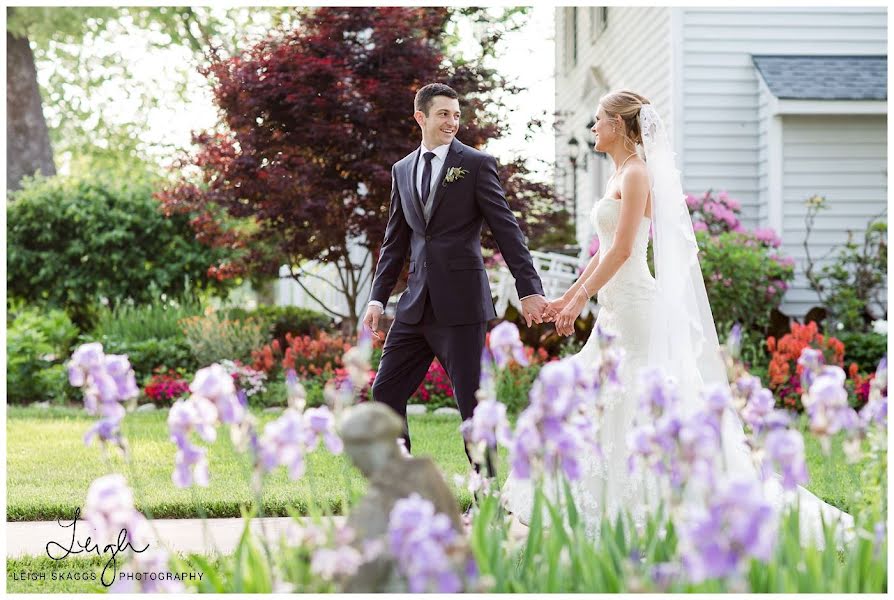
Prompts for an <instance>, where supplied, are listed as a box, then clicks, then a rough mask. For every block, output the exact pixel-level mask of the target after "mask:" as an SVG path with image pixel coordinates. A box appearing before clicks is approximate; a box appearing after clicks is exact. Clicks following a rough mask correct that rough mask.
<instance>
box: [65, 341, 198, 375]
mask: <svg viewBox="0 0 894 600" xmlns="http://www.w3.org/2000/svg"><path fill="white" fill-rule="evenodd" d="M82 341H85V342H87V341H90V342H99V343H101V344H102V349H103V352H105V353H106V354H126V355H127V358H128V359H129V360H130V365H131V366H132V367H133V370H134V373H135V374H136V378H137V383H138V384H139V385H143V384H144V383H145V381H146V379H147V378H148V377H151V376H152V372H153V371H154V370H155V369H157V368H162V369H163V370H165V371H166V370H168V369H177V368H181V369H184V370H185V371H186V372H187V373H195V371H196V370H198V368H199V367H200V366H206V365H201V364H200V363H199V362H198V361H197V360H196V358H195V356H194V355H193V353H192V349H191V348H190V346H189V343H188V342H187V340H186V338H185V337H184V336H182V335H181V336H178V337H170V338H156V337H150V338H145V339H142V340H140V339H132V338H129V339H124V338H120V337H116V336H109V335H101V336H97V337H94V336H90V337H84V338H82Z"/></svg>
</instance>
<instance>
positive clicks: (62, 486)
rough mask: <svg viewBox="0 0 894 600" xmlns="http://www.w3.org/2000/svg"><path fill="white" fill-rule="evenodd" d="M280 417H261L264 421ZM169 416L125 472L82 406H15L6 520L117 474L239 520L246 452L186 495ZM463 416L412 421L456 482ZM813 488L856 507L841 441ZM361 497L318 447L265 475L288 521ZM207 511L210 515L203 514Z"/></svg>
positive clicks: (138, 446)
mask: <svg viewBox="0 0 894 600" xmlns="http://www.w3.org/2000/svg"><path fill="white" fill-rule="evenodd" d="M275 416H276V415H271V414H269V413H267V414H258V417H259V419H260V420H261V421H262V423H263V422H266V421H269V420H271V419H273V418H275ZM166 417H167V411H165V410H162V411H156V412H152V413H135V414H130V415H128V416H127V418H126V419H125V420H124V434H125V436H126V437H127V439H128V440H129V443H130V446H131V450H132V453H133V460H134V465H133V468H132V469H130V470H129V469H128V468H127V466H126V465H125V463H124V461H123V460H121V459H120V458H119V457H118V455H117V454H116V453H114V452H113V453H110V456H109V457H108V458H105V459H104V458H103V456H102V452H101V451H100V449H99V447H96V446H94V447H85V446H84V444H83V442H82V438H83V435H84V432H85V431H87V429H88V428H89V427H90V425H91V423H93V422H94V418H93V417H90V416H88V415H86V414H85V413H84V412H83V410H76V409H62V408H55V409H50V410H40V409H31V408H21V407H8V410H7V424H6V435H7V497H6V502H7V520H9V521H29V520H55V519H57V518H59V517H67V518H70V517H71V515H72V512H73V510H74V509H75V508H76V507H79V506H82V505H83V502H84V498H85V497H86V493H87V488H88V486H89V485H90V482H91V481H92V480H93V479H95V478H96V477H99V476H101V475H104V474H107V473H109V472H112V471H119V472H122V473H124V474H125V475H126V476H127V477H128V480H129V482H130V483H131V485H132V487H133V488H134V492H135V497H136V502H137V507H138V508H139V509H140V510H142V511H143V512H145V513H146V514H147V515H148V516H151V517H155V518H187V517H201V516H208V517H238V516H239V515H240V505H244V504H247V503H249V502H250V501H251V499H252V498H251V492H250V490H249V484H248V482H249V473H248V464H247V462H246V460H245V458H246V457H245V456H244V455H236V454H235V453H234V452H233V450H232V445H231V443H230V440H229V436H228V435H227V434H226V432H225V429H223V428H220V430H219V432H218V439H217V441H216V442H215V443H214V444H213V445H211V447H210V450H209V462H210V471H211V484H210V485H209V486H208V487H207V488H200V487H193V488H190V489H186V490H182V489H178V488H176V487H175V486H174V484H173V483H172V481H171V471H172V469H173V465H174V451H175V447H174V444H173V443H171V442H170V441H169V440H168V437H167V425H166V422H165V420H166ZM458 426H459V419H458V418H449V417H435V416H433V415H425V416H421V417H411V419H410V429H411V432H412V435H413V452H414V454H425V455H430V456H432V457H433V458H434V459H435V461H436V462H437V464H438V465H439V466H440V467H441V469H442V470H443V472H444V473H445V475H446V477H447V481H448V483H449V484H450V485H451V486H453V485H454V484H453V474H455V473H460V474H462V473H466V472H467V470H468V463H467V461H466V457H465V454H464V452H463V450H462V443H461V441H460V434H459V432H458ZM805 438H806V442H807V457H808V467H809V470H810V476H811V480H810V484H809V485H808V488H809V489H810V490H811V491H812V492H814V493H815V494H817V495H818V496H820V497H821V498H823V499H824V500H826V501H828V502H830V503H832V504H834V505H836V506H838V507H840V508H842V509H844V510H850V509H851V505H850V501H851V500H850V498H849V495H850V490H854V489H856V488H857V487H858V486H859V469H858V467H857V466H854V465H848V464H847V463H846V462H845V460H844V456H843V454H842V452H841V447H840V443H835V444H834V446H833V448H834V450H833V453H832V455H831V456H829V457H826V456H824V455H823V454H822V452H821V450H820V448H819V445H818V443H817V442H816V441H815V440H813V439H812V438H811V436H810V435H809V434H808V435H806V436H805ZM499 470H500V477H501V479H502V478H504V477H505V476H506V471H507V469H506V454H505V452H502V453H501V458H500V466H499ZM346 471H347V474H346ZM348 485H349V486H350V487H351V490H352V492H362V489H363V486H364V485H365V483H364V480H363V478H362V477H361V476H360V474H359V472H357V471H356V470H355V469H354V468H353V467H347V468H346V459H344V458H343V457H340V456H332V455H330V454H328V453H327V452H326V451H325V450H324V449H321V450H318V451H317V452H315V453H314V454H312V455H311V456H310V457H308V461H307V474H306V475H305V476H304V478H302V479H301V480H299V481H297V482H292V481H289V479H288V477H287V475H286V472H285V469H277V470H276V471H274V472H273V473H272V474H270V476H269V477H267V479H266V483H265V489H264V507H263V509H264V513H265V514H266V515H268V516H269V515H280V516H285V515H286V514H287V513H286V506H288V505H291V506H295V507H297V508H298V509H299V511H301V512H306V510H307V506H308V504H309V503H311V502H315V503H318V505H319V504H320V503H322V504H324V505H328V507H329V508H331V509H333V510H336V509H337V508H338V506H339V503H340V502H341V500H342V499H343V498H344V497H345V487H346V486H348ZM454 489H455V491H456V494H457V498H458V500H459V502H460V504H461V505H462V506H464V507H465V506H468V504H469V503H470V502H471V497H470V494H469V493H468V491H466V490H465V489H460V488H456V487H454ZM203 513H204V514H203Z"/></svg>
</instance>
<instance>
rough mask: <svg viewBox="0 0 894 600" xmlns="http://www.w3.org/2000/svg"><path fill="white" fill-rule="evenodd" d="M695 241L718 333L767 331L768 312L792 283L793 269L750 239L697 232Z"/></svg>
mask: <svg viewBox="0 0 894 600" xmlns="http://www.w3.org/2000/svg"><path fill="white" fill-rule="evenodd" d="M696 239H697V240H698V246H699V249H700V252H699V261H700V263H701V269H702V275H703V276H704V279H705V288H706V290H707V292H708V300H709V301H710V303H711V311H712V312H713V314H714V321H715V322H716V323H717V327H718V329H728V328H729V327H730V326H731V325H732V324H733V323H739V324H741V325H742V329H744V330H746V331H752V330H753V331H755V332H760V333H762V332H764V331H766V329H767V326H768V325H769V323H770V313H771V311H772V310H773V309H774V308H777V307H778V306H779V304H780V303H781V302H782V297H783V295H784V293H785V290H786V289H787V287H788V283H789V282H791V281H792V279H794V269H793V267H792V266H790V265H788V264H785V263H784V262H782V261H780V260H776V259H775V255H774V253H773V251H772V250H771V249H769V248H767V247H766V246H764V245H761V244H760V243H757V242H755V240H754V238H753V237H752V236H749V235H745V234H740V233H734V232H727V233H721V234H719V235H716V236H711V235H709V234H707V233H705V232H697V233H696Z"/></svg>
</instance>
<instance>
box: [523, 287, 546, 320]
mask: <svg viewBox="0 0 894 600" xmlns="http://www.w3.org/2000/svg"><path fill="white" fill-rule="evenodd" d="M521 305H522V316H523V317H524V318H525V323H527V324H528V327H530V326H531V323H543V311H544V309H545V308H546V306H547V303H546V298H544V297H543V296H539V295H538V296H528V297H527V298H525V299H524V300H522V301H521Z"/></svg>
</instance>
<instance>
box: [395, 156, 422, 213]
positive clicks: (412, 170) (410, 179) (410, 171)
mask: <svg viewBox="0 0 894 600" xmlns="http://www.w3.org/2000/svg"><path fill="white" fill-rule="evenodd" d="M418 164H419V150H418V149H417V150H416V152H414V153H413V157H412V159H411V160H410V162H409V163H408V164H407V166H406V167H405V168H404V174H403V179H404V189H405V190H408V191H409V194H407V195H404V194H401V196H402V197H405V198H407V203H408V204H410V205H412V207H413V213H414V214H415V215H416V219H418V222H419V225H420V227H421V228H423V229H424V228H425V216H424V215H423V214H422V206H421V205H420V204H419V191H418V190H417V189H416V165H418Z"/></svg>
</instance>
